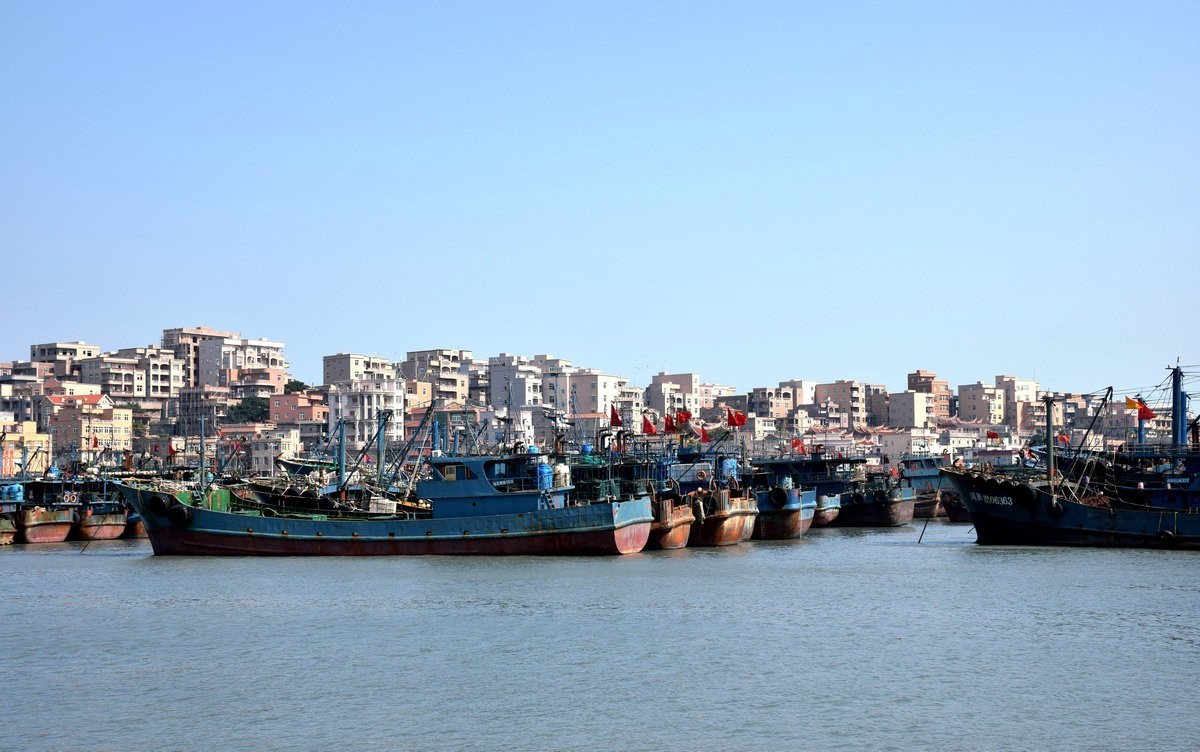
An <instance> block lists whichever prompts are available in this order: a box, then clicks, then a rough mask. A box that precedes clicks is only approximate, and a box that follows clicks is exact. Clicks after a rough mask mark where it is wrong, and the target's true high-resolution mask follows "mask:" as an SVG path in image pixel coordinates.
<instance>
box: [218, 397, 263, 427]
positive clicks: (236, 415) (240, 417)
mask: <svg viewBox="0 0 1200 752" xmlns="http://www.w3.org/2000/svg"><path fill="white" fill-rule="evenodd" d="M270 412H271V403H269V402H267V401H266V400H265V399H263V398H262V397H246V398H245V399H243V400H242V401H241V402H239V403H237V404H236V405H234V406H233V407H231V408H229V411H228V412H227V413H225V421H226V422H227V423H258V422H260V421H264V420H266V419H267V417H268V415H269V414H270Z"/></svg>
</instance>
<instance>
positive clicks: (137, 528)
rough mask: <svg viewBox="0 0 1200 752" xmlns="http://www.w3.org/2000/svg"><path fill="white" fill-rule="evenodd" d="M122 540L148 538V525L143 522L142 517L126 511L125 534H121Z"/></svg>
mask: <svg viewBox="0 0 1200 752" xmlns="http://www.w3.org/2000/svg"><path fill="white" fill-rule="evenodd" d="M121 537H122V538H147V537H149V536H148V535H147V534H146V524H145V523H144V522H142V516H141V515H140V514H138V513H137V512H134V511H132V510H129V509H126V511H125V532H123V533H121Z"/></svg>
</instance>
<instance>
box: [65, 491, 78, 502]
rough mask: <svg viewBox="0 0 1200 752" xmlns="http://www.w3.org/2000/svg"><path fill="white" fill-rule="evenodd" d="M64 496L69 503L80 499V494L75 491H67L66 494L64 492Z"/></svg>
mask: <svg viewBox="0 0 1200 752" xmlns="http://www.w3.org/2000/svg"><path fill="white" fill-rule="evenodd" d="M62 498H63V501H64V502H65V503H67V504H74V503H75V502H77V501H79V495H78V494H76V493H75V492H74V491H67V492H66V493H65V494H63V497H62Z"/></svg>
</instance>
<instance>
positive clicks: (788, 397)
mask: <svg viewBox="0 0 1200 752" xmlns="http://www.w3.org/2000/svg"><path fill="white" fill-rule="evenodd" d="M746 404H747V406H748V407H749V409H750V412H753V413H754V414H755V415H759V416H762V417H768V418H772V419H778V418H786V417H787V416H788V413H790V412H792V411H793V410H795V409H796V404H797V402H796V392H795V390H794V389H792V388H791V387H788V386H784V385H783V384H780V385H779V386H777V387H770V386H760V387H755V388H754V389H752V390H750V394H748V395H747V398H746Z"/></svg>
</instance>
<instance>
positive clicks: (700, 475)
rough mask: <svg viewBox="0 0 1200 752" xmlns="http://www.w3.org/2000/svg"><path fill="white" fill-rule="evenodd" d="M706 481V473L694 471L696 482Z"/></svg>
mask: <svg viewBox="0 0 1200 752" xmlns="http://www.w3.org/2000/svg"><path fill="white" fill-rule="evenodd" d="M707 479H708V473H707V472H706V471H704V470H697V471H696V480H707Z"/></svg>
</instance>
